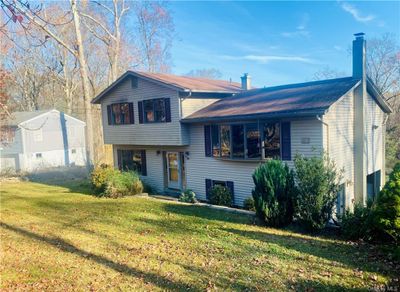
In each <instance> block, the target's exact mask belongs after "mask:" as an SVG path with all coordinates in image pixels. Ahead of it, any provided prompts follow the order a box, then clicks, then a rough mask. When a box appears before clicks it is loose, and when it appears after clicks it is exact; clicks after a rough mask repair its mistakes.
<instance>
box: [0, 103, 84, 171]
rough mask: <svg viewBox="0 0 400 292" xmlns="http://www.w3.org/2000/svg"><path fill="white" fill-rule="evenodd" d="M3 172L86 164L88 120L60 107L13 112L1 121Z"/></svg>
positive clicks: (0, 160) (1, 161)
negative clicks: (6, 137) (5, 136)
mask: <svg viewBox="0 0 400 292" xmlns="http://www.w3.org/2000/svg"><path fill="white" fill-rule="evenodd" d="M1 128H2V130H7V131H9V133H10V135H7V136H8V139H7V140H8V141H4V142H3V144H0V170H1V171H3V172H4V171H9V170H14V171H28V172H31V171H36V170H41V169H45V168H52V167H60V166H72V165H76V166H83V165H85V164H86V150H85V122H83V121H81V120H78V119H76V118H74V117H72V116H70V115H67V114H65V113H63V112H59V111H58V110H55V109H52V110H42V111H32V112H14V113H12V114H11V117H10V118H9V119H7V120H6V121H2V122H1Z"/></svg>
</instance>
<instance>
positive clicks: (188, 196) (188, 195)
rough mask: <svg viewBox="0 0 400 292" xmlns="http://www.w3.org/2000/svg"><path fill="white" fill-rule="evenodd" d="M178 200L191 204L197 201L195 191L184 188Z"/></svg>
mask: <svg viewBox="0 0 400 292" xmlns="http://www.w3.org/2000/svg"><path fill="white" fill-rule="evenodd" d="M179 201H180V202H185V203H192V204H194V203H197V200H196V193H195V192H193V191H192V190H185V191H184V192H182V193H181V195H180V196H179Z"/></svg>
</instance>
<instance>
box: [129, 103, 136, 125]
mask: <svg viewBox="0 0 400 292" xmlns="http://www.w3.org/2000/svg"><path fill="white" fill-rule="evenodd" d="M129 117H130V119H131V121H130V122H131V124H134V123H135V115H134V112H133V103H132V102H130V103H129Z"/></svg>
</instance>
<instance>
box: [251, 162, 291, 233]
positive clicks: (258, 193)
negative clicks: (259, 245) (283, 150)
mask: <svg viewBox="0 0 400 292" xmlns="http://www.w3.org/2000/svg"><path fill="white" fill-rule="evenodd" d="M253 181H254V185H255V187H254V190H253V192H252V194H253V199H254V206H255V210H256V213H257V216H258V217H259V218H260V219H261V220H263V221H264V222H265V223H266V224H267V225H269V226H284V225H288V224H289V223H291V222H292V220H293V203H292V196H293V192H294V189H295V186H294V177H293V172H292V171H290V170H289V167H288V166H287V165H284V164H283V163H282V162H281V161H280V160H269V161H267V162H266V163H264V164H262V165H260V166H259V167H257V169H256V170H255V171H254V173H253Z"/></svg>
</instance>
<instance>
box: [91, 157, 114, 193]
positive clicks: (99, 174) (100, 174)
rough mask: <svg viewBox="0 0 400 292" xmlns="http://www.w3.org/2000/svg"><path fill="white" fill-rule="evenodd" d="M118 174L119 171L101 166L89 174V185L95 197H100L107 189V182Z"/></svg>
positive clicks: (107, 166) (104, 165)
mask: <svg viewBox="0 0 400 292" xmlns="http://www.w3.org/2000/svg"><path fill="white" fill-rule="evenodd" d="M117 173H119V170H117V169H114V168H113V167H111V166H109V165H106V164H101V165H100V166H98V167H96V168H95V169H94V170H93V171H92V173H91V174H90V184H91V186H92V189H93V191H94V193H95V194H96V195H102V194H103V193H104V191H105V190H106V188H107V182H108V180H109V178H110V177H112V176H114V175H116V174H117Z"/></svg>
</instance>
